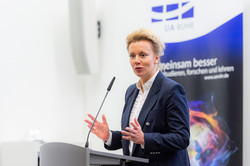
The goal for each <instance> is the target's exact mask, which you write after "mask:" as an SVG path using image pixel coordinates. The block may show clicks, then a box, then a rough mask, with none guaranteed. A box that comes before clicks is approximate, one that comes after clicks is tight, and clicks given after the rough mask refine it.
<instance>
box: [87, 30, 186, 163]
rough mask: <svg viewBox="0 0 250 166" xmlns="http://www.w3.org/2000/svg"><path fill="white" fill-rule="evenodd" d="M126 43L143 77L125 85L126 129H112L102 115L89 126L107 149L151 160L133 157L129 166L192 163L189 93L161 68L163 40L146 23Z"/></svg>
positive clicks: (124, 124)
mask: <svg viewBox="0 0 250 166" xmlns="http://www.w3.org/2000/svg"><path fill="white" fill-rule="evenodd" d="M127 49H128V53H129V57H130V60H129V62H130V65H131V67H132V69H133V71H134V73H135V74H136V75H137V76H138V77H139V78H140V79H139V81H138V82H137V83H136V84H133V85H131V86H130V87H129V88H128V89H127V92H126V95H125V105H124V109H123V114H122V123H121V128H122V131H110V130H109V127H108V123H107V121H106V118H105V116H104V115H103V116H102V120H103V122H99V121H96V123H95V125H94V128H93V129H92V131H91V132H92V133H94V134H96V135H97V136H98V137H99V138H101V139H102V140H103V141H104V142H105V148H106V149H109V150H116V149H119V148H122V149H123V154H124V155H131V156H135V157H143V158H148V159H149V164H142V163H133V162H132V163H129V165H131V166H132V165H136V166H139V165H150V166H156V165H157V166H158V165H159V166H167V165H169V166H175V165H176V166H189V165H190V163H189V158H188V153H187V149H186V148H187V147H188V145H189V136H190V133H189V112H188V105H187V99H186V94H185V91H184V89H183V87H182V86H181V85H180V84H178V83H177V82H175V81H173V80H171V79H169V78H166V77H165V76H164V75H163V74H162V72H161V71H159V69H158V64H159V60H160V56H161V55H162V54H163V50H164V45H163V44H162V43H161V41H160V40H159V37H157V35H156V34H154V33H153V32H152V31H150V30H148V29H145V28H142V29H139V30H136V31H134V32H132V33H131V34H129V35H128V37H127ZM88 116H89V117H90V118H91V119H92V121H93V120H94V117H93V116H92V115H90V114H88ZM85 121H86V122H87V123H88V126H89V127H90V126H91V125H92V121H89V120H85Z"/></svg>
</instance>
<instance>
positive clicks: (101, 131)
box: [84, 114, 109, 142]
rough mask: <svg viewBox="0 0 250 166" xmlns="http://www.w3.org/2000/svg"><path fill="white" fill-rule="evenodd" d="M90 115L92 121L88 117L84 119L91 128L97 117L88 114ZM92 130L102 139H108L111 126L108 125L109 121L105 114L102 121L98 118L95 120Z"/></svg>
mask: <svg viewBox="0 0 250 166" xmlns="http://www.w3.org/2000/svg"><path fill="white" fill-rule="evenodd" d="M88 116H89V117H90V119H91V120H92V121H90V120H88V119H85V120H84V121H85V122H86V123H87V124H88V127H89V128H91V126H92V124H93V121H94V120H95V118H94V116H92V115H91V114H88ZM91 132H92V133H94V134H95V135H96V136H97V137H99V138H100V139H102V140H103V141H104V142H107V141H108V138H109V126H108V123H107V120H106V117H105V115H104V114H103V115H102V122H99V121H98V120H96V121H95V124H94V126H93V128H92V130H91Z"/></svg>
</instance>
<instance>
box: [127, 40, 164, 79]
mask: <svg viewBox="0 0 250 166" xmlns="http://www.w3.org/2000/svg"><path fill="white" fill-rule="evenodd" d="M128 52H129V56H130V59H129V62H130V65H131V67H132V68H133V71H134V73H135V74H136V75H137V76H138V77H140V78H141V81H142V83H145V82H146V81H148V80H149V79H150V78H151V77H152V76H153V75H154V74H155V72H156V71H157V63H158V61H159V55H157V54H155V53H154V51H153V46H152V43H151V42H150V41H147V40H141V41H136V42H133V43H131V44H130V45H129V47H128Z"/></svg>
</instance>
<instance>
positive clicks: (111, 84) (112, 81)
mask: <svg viewBox="0 0 250 166" xmlns="http://www.w3.org/2000/svg"><path fill="white" fill-rule="evenodd" d="M114 81H115V77H113V79H112V80H111V82H110V84H109V86H108V88H107V92H106V95H105V97H104V99H103V101H102V104H101V106H100V108H99V110H98V112H97V114H96V117H95V119H94V121H93V123H92V126H91V127H90V129H89V133H88V136H87V141H86V143H85V148H88V147H89V134H90V132H91V130H92V128H93V127H94V124H95V121H96V119H97V117H98V115H99V113H100V111H101V108H102V105H103V103H104V101H105V99H106V97H107V96H108V93H109V91H110V90H111V88H112V86H113V83H114Z"/></svg>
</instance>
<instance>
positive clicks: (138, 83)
mask: <svg viewBox="0 0 250 166" xmlns="http://www.w3.org/2000/svg"><path fill="white" fill-rule="evenodd" d="M158 73H159V70H157V71H156V72H155V74H154V75H153V76H152V77H151V78H150V79H149V80H148V81H147V82H145V83H144V84H143V85H142V87H143V90H144V92H147V91H149V90H150V88H151V87H152V85H153V83H154V80H155V78H156V76H157V74H158ZM136 87H137V89H139V90H140V91H141V90H142V88H141V83H140V81H138V82H137V84H136Z"/></svg>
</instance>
